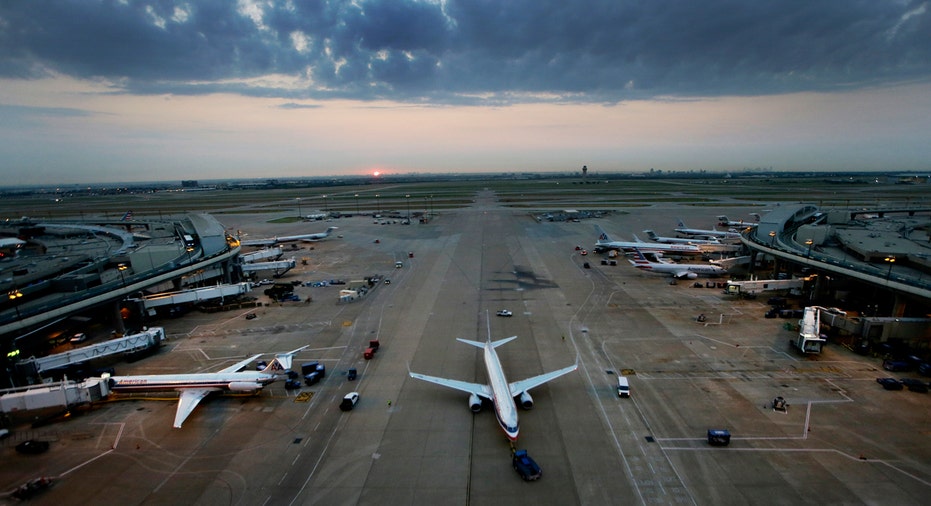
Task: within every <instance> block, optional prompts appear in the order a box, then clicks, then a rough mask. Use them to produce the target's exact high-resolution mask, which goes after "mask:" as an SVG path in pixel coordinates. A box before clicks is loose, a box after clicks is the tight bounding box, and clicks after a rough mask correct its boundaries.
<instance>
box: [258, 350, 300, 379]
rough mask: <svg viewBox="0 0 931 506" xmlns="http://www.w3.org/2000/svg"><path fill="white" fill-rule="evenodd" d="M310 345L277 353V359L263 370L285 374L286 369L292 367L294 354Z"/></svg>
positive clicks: (269, 372)
mask: <svg viewBox="0 0 931 506" xmlns="http://www.w3.org/2000/svg"><path fill="white" fill-rule="evenodd" d="M308 346H310V345H309V344H308V345H304V346H301V347H300V348H298V349H296V350H294V351H289V352H287V353H279V354H277V355H275V359H274V360H272V361H271V362H269V363H268V366H267V367H265V369H263V370H262V372H264V373H266V374H283V373H284V372H285V371H287V370H289V369H291V359H292V358H293V357H294V354H295V353H297V352H299V351H301V350H303V349H304V348H306V347H308Z"/></svg>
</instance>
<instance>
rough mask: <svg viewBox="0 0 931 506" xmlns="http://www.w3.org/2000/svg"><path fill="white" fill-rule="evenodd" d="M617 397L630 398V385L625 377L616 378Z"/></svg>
mask: <svg viewBox="0 0 931 506" xmlns="http://www.w3.org/2000/svg"><path fill="white" fill-rule="evenodd" d="M617 396H618V397H630V383H628V382H627V377H626V376H618V377H617Z"/></svg>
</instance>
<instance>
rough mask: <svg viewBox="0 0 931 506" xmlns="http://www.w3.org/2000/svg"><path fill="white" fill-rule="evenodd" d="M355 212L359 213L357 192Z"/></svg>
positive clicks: (357, 195)
mask: <svg viewBox="0 0 931 506" xmlns="http://www.w3.org/2000/svg"><path fill="white" fill-rule="evenodd" d="M356 214H360V213H359V194H358V193H357V194H356Z"/></svg>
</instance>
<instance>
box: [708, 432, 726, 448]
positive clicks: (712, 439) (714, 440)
mask: <svg viewBox="0 0 931 506" xmlns="http://www.w3.org/2000/svg"><path fill="white" fill-rule="evenodd" d="M708 444H710V445H711V446H727V445H729V444H731V433H730V432H728V431H727V430H725V429H708Z"/></svg>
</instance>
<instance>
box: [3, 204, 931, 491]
mask: <svg viewBox="0 0 931 506" xmlns="http://www.w3.org/2000/svg"><path fill="white" fill-rule="evenodd" d="M751 210H752V209H749V208H748V209H747V210H741V209H736V208H734V207H728V209H727V213H728V214H729V215H741V214H742V215H746V214H747V212H749V211H751ZM742 211H744V212H742ZM682 212H683V210H682V208H680V207H679V206H678V205H676V204H659V205H655V206H650V207H644V208H642V209H635V210H632V211H630V212H629V213H626V214H617V215H611V216H607V217H603V218H599V219H592V220H581V222H578V223H575V222H553V223H551V222H538V221H537V220H535V219H534V218H533V216H532V215H531V214H530V213H528V212H527V211H524V210H515V209H510V208H506V207H503V206H501V205H499V203H498V202H496V200H495V195H494V194H493V193H491V192H479V193H478V194H477V195H476V197H475V201H474V203H472V205H471V206H469V207H467V208H463V209H459V210H452V211H443V212H441V213H440V214H439V215H438V216H437V217H436V218H435V219H433V220H432V221H430V222H429V223H428V224H418V223H416V222H415V223H413V224H411V225H402V224H400V223H398V224H391V225H377V224H374V223H373V220H372V219H371V218H370V217H363V216H355V217H352V218H344V219H339V220H334V223H332V224H333V225H337V226H339V230H338V233H339V235H341V236H342V237H340V238H336V237H334V238H331V239H329V240H326V241H322V242H318V243H314V244H312V245H310V244H300V245H299V246H298V248H299V249H296V250H295V249H293V248H286V253H285V257H287V256H289V255H290V254H292V253H293V254H294V256H296V257H297V258H298V259H301V258H307V259H308V264H307V265H306V266H305V265H301V263H300V262H298V268H297V269H295V270H293V271H291V272H289V273H288V274H287V275H286V276H285V277H283V278H282V279H281V281H282V282H288V281H295V280H300V281H303V282H306V281H316V280H329V279H336V278H339V279H344V280H347V281H348V280H354V279H361V278H363V277H366V276H370V275H374V274H380V275H383V276H385V277H387V278H388V279H390V280H391V283H390V284H381V285H379V286H378V288H377V289H374V290H372V291H371V292H370V293H369V294H368V295H367V296H366V297H364V298H362V299H361V300H358V301H355V302H351V303H339V302H338V291H339V288H340V286H329V287H306V286H300V287H298V288H297V289H296V292H295V293H297V294H298V295H299V296H300V297H301V299H302V301H300V302H285V303H268V304H267V305H265V306H264V307H262V308H260V309H258V310H254V312H255V313H256V314H257V317H256V318H255V319H251V320H246V319H245V317H244V315H245V314H246V313H248V312H252V311H253V310H243V311H241V312H227V313H212V314H202V313H198V312H191V313H188V314H187V315H185V316H184V317H182V318H178V319H172V320H164V321H159V322H157V324H158V325H160V326H163V327H164V328H165V329H166V333H167V335H168V337H169V339H168V342H167V343H166V346H165V348H164V349H163V350H162V351H161V352H160V353H159V354H158V355H155V356H152V357H150V358H147V359H144V360H142V361H139V362H135V363H131V364H117V365H116V366H115V367H116V369H117V373H118V374H159V373H182V372H209V371H215V370H219V369H221V368H223V367H226V366H228V365H231V364H233V363H235V362H236V361H238V360H242V359H243V358H244V357H247V356H249V355H252V354H255V353H263V352H265V353H269V354H272V353H275V352H282V351H287V350H292V349H295V348H297V347H299V346H303V345H309V348H308V349H306V350H304V351H302V352H300V353H299V354H298V355H297V356H296V357H295V359H294V364H295V368H298V367H299V365H300V364H301V363H303V362H309V361H313V360H318V361H321V362H322V363H324V364H325V365H326V366H327V375H326V377H325V378H324V379H323V380H322V381H321V382H319V383H317V384H316V385H313V386H312V387H304V388H302V389H301V390H297V391H288V390H285V389H284V386H283V382H278V383H274V384H272V385H270V386H268V387H266V388H265V389H264V390H263V391H262V392H261V393H260V394H259V395H256V396H251V395H250V396H217V397H211V398H208V399H206V400H204V401H203V402H202V403H201V405H200V406H199V407H198V408H197V409H196V410H195V412H194V413H193V414H192V415H191V416H190V417H189V418H188V419H187V421H186V422H185V423H184V426H183V427H182V428H181V429H173V428H172V427H171V425H172V420H173V418H174V411H175V406H176V402H175V401H173V400H168V401H165V400H155V399H140V400H132V401H125V400H123V401H117V402H107V403H102V404H99V405H95V406H93V407H92V409H89V410H87V411H85V412H81V413H75V414H74V415H73V416H72V417H70V418H69V419H68V420H67V421H64V422H60V423H54V424H51V425H46V426H44V427H41V428H38V429H30V428H28V427H20V428H16V430H14V431H13V436H12V437H11V438H9V439H7V440H5V441H3V442H2V445H3V451H4V452H6V456H5V458H4V459H3V460H2V462H0V471H2V472H0V490H7V491H12V490H13V489H15V488H16V487H17V486H19V485H20V484H22V483H24V482H26V481H28V480H30V479H33V478H35V477H37V476H43V475H45V476H52V477H54V478H55V484H54V485H53V487H52V488H50V489H49V490H47V491H45V492H44V493H43V494H42V495H41V496H38V497H37V498H36V499H34V501H35V502H36V503H37V504H147V505H158V504H179V503H184V504H204V505H214V504H216V505H219V504H256V505H259V504H363V505H364V504H379V505H380V504H416V505H419V504H431V505H434V504H701V505H705V504H709V505H710V504H715V505H719V504H827V503H834V504H898V505H910V504H915V505H919V504H924V503H926V498H927V497H928V496H929V493H931V445H929V444H928V434H929V427H928V420H931V397H929V395H928V394H918V393H913V392H909V391H907V390H903V391H895V392H890V391H885V390H883V389H882V387H881V386H880V385H878V384H877V383H876V381H875V380H876V378H877V377H883V376H889V375H890V374H889V373H887V372H885V371H882V369H881V367H880V361H879V360H878V359H877V358H873V357H863V356H859V355H856V354H854V353H853V352H851V351H850V350H848V349H846V348H843V347H840V346H837V345H835V344H831V343H829V344H828V345H827V346H826V347H825V350H824V352H822V353H821V354H820V355H818V356H801V355H799V354H798V353H796V352H794V351H793V349H792V348H791V347H790V346H789V345H788V340H789V339H791V338H792V337H793V336H794V332H793V331H791V330H786V329H785V328H784V327H783V323H784V321H783V320H771V319H765V318H764V317H763V314H764V313H765V312H766V310H767V309H768V306H766V305H765V300H742V299H729V298H727V297H725V296H724V295H723V294H722V293H721V290H719V289H711V288H695V287H693V284H692V283H691V282H680V283H678V284H670V283H669V281H668V279H667V278H665V277H663V276H660V275H655V274H649V273H643V272H640V271H637V270H636V269H634V268H633V267H632V266H630V265H628V264H627V262H626V261H623V259H622V261H621V262H619V265H617V266H604V265H600V262H598V261H597V260H598V258H599V257H598V256H597V255H594V254H589V255H587V256H581V253H580V251H577V250H575V246H576V245H581V246H582V247H583V248H591V246H592V245H593V244H594V242H595V239H596V234H595V232H594V229H593V227H592V224H593V223H597V224H599V225H601V226H602V227H603V228H604V229H606V230H607V231H608V232H610V233H613V234H617V235H620V236H623V237H629V236H630V234H631V233H632V232H633V233H638V234H639V232H640V231H641V230H643V229H646V228H652V229H654V230H657V232H658V233H660V234H661V235H671V234H669V231H670V230H671V228H672V227H673V225H674V223H675V219H676V217H677V215H679V214H681V213H682ZM693 213H694V211H693ZM706 214H707V215H708V216H707V217H704V220H702V218H703V217H695V218H692V219H690V220H689V222H690V224H693V222H694V224H693V226H705V225H710V224H711V223H712V221H711V220H712V219H713V217H714V216H715V214H720V213H716V212H715V210H714V209H713V208H710V207H709V208H708V209H707V213H706ZM220 219H221V221H223V224H224V226H226V227H228V228H234V229H241V230H243V231H244V232H246V233H248V234H250V235H251V236H254V237H270V236H275V235H287V234H296V233H302V232H303V233H307V229H308V228H309V229H310V230H309V232H315V231H319V230H323V229H324V228H326V226H327V225H330V224H331V223H324V222H319V223H318V222H314V223H309V224H308V223H300V222H298V223H290V224H270V223H267V221H268V220H269V219H270V217H269V215H268V214H264V215H260V214H252V215H250V214H233V213H231V214H229V215H226V216H224V217H222V218H220ZM701 221H706V222H707V223H701ZM318 229H319V230H318ZM376 240H378V243H377V244H376V242H375V241H376ZM411 253H413V257H410V254H411ZM397 260H401V261H403V262H404V266H403V267H402V268H400V269H398V268H395V262H396V261H397ZM584 262H589V263H590V264H591V267H592V268H591V269H585V268H583V267H582V265H583V263H584ZM259 293H261V292H259ZM259 297H262V296H261V295H260V296H259ZM308 297H310V298H311V302H307V298H308ZM500 309H509V310H511V311H512V312H513V316H512V317H510V318H499V317H496V316H495V312H496V311H497V310H500ZM699 314H704V315H706V317H707V319H706V321H705V322H702V323H699V322H698V321H697V320H696V317H697V315H699ZM489 329H490V332H491V337H492V339H502V338H505V337H508V336H512V335H517V336H518V339H516V340H515V341H513V342H511V343H508V344H506V345H504V346H502V347H500V348H498V349H497V351H498V354H499V356H500V358H501V361H502V364H503V368H504V371H505V373H506V374H507V376H508V379H509V380H510V381H515V380H519V379H523V378H526V377H529V376H533V375H537V374H541V373H543V372H546V371H551V370H555V369H558V368H561V367H565V366H567V365H569V364H572V363H573V362H575V361H578V364H579V369H578V371H577V372H575V373H571V374H569V375H566V376H563V377H561V378H558V379H556V380H554V381H552V382H550V383H547V384H545V385H542V386H540V387H537V388H536V389H534V390H532V392H531V393H532V395H533V397H534V401H535V405H534V408H533V409H532V410H528V411H524V410H521V411H520V413H519V415H520V425H521V432H520V434H521V435H520V439H519V441H518V443H517V447H519V448H523V449H527V450H528V451H529V453H530V455H531V456H532V457H533V458H534V459H535V460H536V461H537V463H538V464H540V466H541V467H542V469H543V476H542V478H541V479H540V480H538V481H535V482H532V483H525V482H523V481H522V480H521V479H520V477H519V476H518V474H517V473H515V472H514V471H513V469H512V468H511V459H510V455H511V447H510V445H509V444H508V441H507V440H506V438H505V437H504V434H503V432H502V431H501V429H500V428H499V427H498V424H497V422H496V420H495V418H494V412H493V410H492V409H491V408H490V407H489V406H486V408H485V409H484V410H483V411H482V412H480V413H478V414H473V413H472V412H471V411H470V410H469V408H468V402H467V396H466V395H465V394H463V393H461V392H457V391H454V390H450V389H445V388H442V387H440V386H437V385H433V384H429V383H425V382H421V381H417V380H414V379H412V378H410V377H409V375H408V371H416V372H420V373H423V374H429V375H434V376H443V377H448V378H454V379H459V380H463V381H473V382H485V372H484V366H483V362H482V358H481V352H480V351H478V350H476V349H474V348H472V347H470V346H467V345H464V344H462V343H459V342H457V341H456V340H455V338H457V337H461V338H466V339H473V340H484V339H485V338H486V336H487V335H488V330H489ZM376 338H377V339H379V341H380V343H381V346H380V348H379V350H378V352H377V353H376V355H375V358H373V359H372V360H364V359H363V358H362V350H363V349H364V348H365V347H366V346H367V343H368V341H369V340H371V339H376ZM263 358H264V357H263ZM351 367H355V368H357V369H358V371H359V377H358V379H356V380H355V381H353V382H350V381H347V380H346V377H345V374H346V371H347V370H348V369H349V368H351ZM619 373H620V374H624V375H626V376H627V377H628V378H629V379H630V386H631V392H632V395H631V397H630V398H625V399H620V398H618V396H617V393H616V389H615V386H616V376H617V374H619ZM350 391H357V392H359V393H360V400H359V403H358V404H357V405H356V407H355V408H354V409H353V410H352V411H348V412H342V411H340V410H339V409H338V405H339V401H340V399H341V398H342V397H343V395H345V394H346V393H348V392H350ZM777 396H781V397H783V398H785V399H786V401H787V402H788V406H789V407H788V409H787V410H786V411H785V412H782V411H775V410H773V409H772V405H771V403H772V400H773V399H774V398H775V397H777ZM708 429H727V430H729V431H730V433H731V434H732V439H731V443H730V444H729V445H728V446H723V447H713V446H710V445H708V443H707V440H706V432H707V430H708ZM30 438H34V439H41V440H47V441H51V442H52V445H51V449H50V450H49V451H48V452H47V453H44V454H42V455H19V454H17V453H15V452H14V450H13V446H15V444H16V443H17V442H19V441H23V440H26V439H30ZM8 500H9V501H13V499H8Z"/></svg>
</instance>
